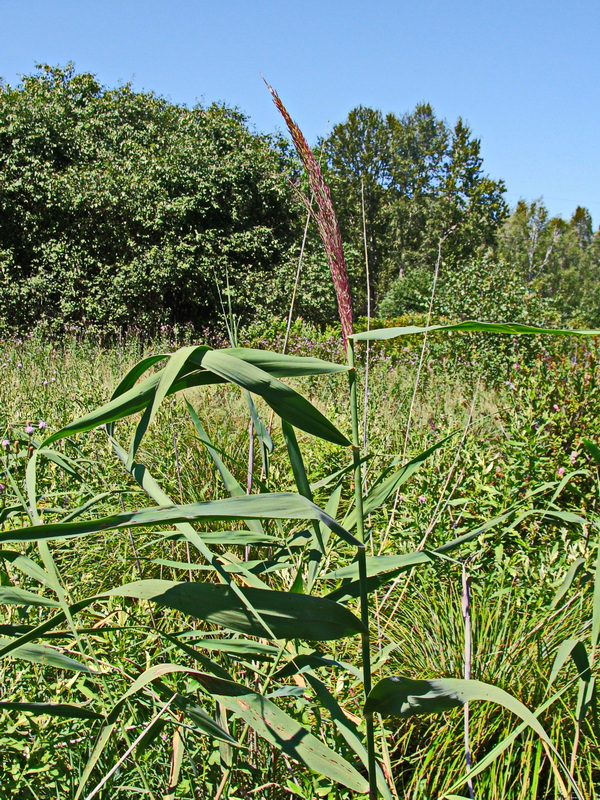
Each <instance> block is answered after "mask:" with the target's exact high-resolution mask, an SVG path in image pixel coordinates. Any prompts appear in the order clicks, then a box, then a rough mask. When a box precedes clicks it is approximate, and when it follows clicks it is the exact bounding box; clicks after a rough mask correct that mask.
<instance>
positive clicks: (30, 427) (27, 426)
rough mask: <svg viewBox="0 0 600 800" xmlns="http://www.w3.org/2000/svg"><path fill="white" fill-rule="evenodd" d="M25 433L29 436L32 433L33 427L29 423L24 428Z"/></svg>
mask: <svg viewBox="0 0 600 800" xmlns="http://www.w3.org/2000/svg"><path fill="white" fill-rule="evenodd" d="M25 433H29V434H31V433H33V425H31V424H30V423H29V422H28V423H27V425H26V426H25Z"/></svg>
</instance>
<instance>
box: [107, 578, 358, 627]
mask: <svg viewBox="0 0 600 800" xmlns="http://www.w3.org/2000/svg"><path fill="white" fill-rule="evenodd" d="M105 594H106V596H110V595H113V596H114V595H116V596H119V597H135V598H137V599H139V600H151V601H152V602H154V603H156V604H157V605H160V606H167V607H168V608H174V609H177V610H178V611H182V612H183V613H184V614H189V615H190V616H193V617H196V618H197V619H203V620H206V621H207V622H212V623H214V624H217V625H223V626H225V627H227V628H231V629H232V630H235V631H239V632H241V633H247V634H250V635H252V636H257V637H261V638H272V637H271V636H270V634H269V632H268V631H265V628H264V627H263V626H262V625H260V624H259V623H258V621H257V620H256V618H255V617H254V616H253V615H252V614H251V613H250V611H249V610H248V609H247V608H245V607H244V606H243V605H242V604H241V603H240V600H239V598H238V597H237V596H236V595H235V594H234V592H233V591H232V589H231V588H230V587H229V586H226V585H224V584H212V583H177V582H175V581H160V580H150V581H136V582H134V583H129V584H126V585H125V586H120V587H118V588H115V589H111V590H110V591H108V592H106V593H105ZM244 596H245V597H246V598H247V599H248V600H249V601H250V603H251V604H252V607H253V608H255V609H257V611H258V612H259V614H260V617H261V619H263V620H264V621H265V623H266V624H267V625H268V626H269V628H270V629H271V630H272V632H273V634H274V635H275V637H276V638H279V639H296V638H298V639H308V640H314V641H325V640H329V639H340V638H342V637H345V636H353V635H355V634H357V633H364V627H363V625H362V623H361V622H360V620H359V619H357V618H356V617H355V616H354V614H352V612H351V611H349V610H348V609H347V608H345V606H341V605H339V604H337V603H333V602H332V601H330V600H325V599H324V598H321V597H313V596H311V595H304V594H292V593H288V592H277V591H271V590H266V589H251V588H247V589H244Z"/></svg>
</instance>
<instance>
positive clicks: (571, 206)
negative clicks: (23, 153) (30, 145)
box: [0, 0, 600, 227]
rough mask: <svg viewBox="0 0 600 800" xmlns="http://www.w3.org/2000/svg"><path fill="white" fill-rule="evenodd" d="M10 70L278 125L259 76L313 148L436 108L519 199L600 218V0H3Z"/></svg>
mask: <svg viewBox="0 0 600 800" xmlns="http://www.w3.org/2000/svg"><path fill="white" fill-rule="evenodd" d="M0 12H1V14H0V20H1V22H0V76H2V78H3V79H4V80H5V81H6V82H8V83H10V84H16V83H17V82H18V79H19V78H18V76H19V75H20V74H27V73H31V72H33V70H34V64H35V62H43V63H49V64H53V65H55V64H61V65H64V64H66V62H67V61H74V62H75V65H76V68H77V70H78V71H86V72H93V73H95V74H96V75H97V77H98V79H99V80H100V82H101V83H102V84H104V85H105V86H116V85H118V84H119V83H124V82H128V81H130V82H131V83H132V84H133V87H134V89H136V90H148V91H154V92H156V93H157V94H161V95H164V96H165V97H168V98H169V99H170V100H172V101H173V102H176V103H184V104H188V105H193V104H194V103H195V102H197V101H201V102H205V103H208V102H211V101H213V100H219V101H224V102H225V103H227V104H229V105H235V106H238V107H239V108H240V109H242V110H243V111H244V112H245V113H246V114H247V115H248V116H249V117H250V120H251V122H252V123H253V125H254V126H255V127H256V128H257V129H258V130H260V131H272V130H275V129H276V128H280V127H281V123H280V120H279V118H278V116H277V112H276V110H275V108H274V107H273V106H272V104H271V101H270V98H269V95H268V93H267V91H266V89H265V87H264V85H263V83H262V80H261V78H260V73H261V72H262V73H264V75H265V76H266V77H267V79H268V80H269V81H270V83H272V85H273V86H274V87H275V88H276V89H277V90H278V92H279V93H280V95H281V97H282V99H283V100H284V102H285V103H286V105H287V106H288V109H289V110H290V112H291V114H292V116H293V117H294V118H295V119H296V121H297V122H298V123H299V124H300V126H301V127H302V128H303V130H304V132H305V135H306V137H307V139H308V140H309V141H310V142H311V143H314V142H315V141H316V138H317V137H318V136H319V135H323V134H325V133H326V132H327V130H328V128H330V127H331V126H332V125H333V124H335V123H337V122H341V121H343V120H344V118H345V117H346V115H347V113H348V112H349V111H350V110H351V109H352V108H353V107H354V106H356V105H359V104H362V105H366V106H372V107H374V108H379V109H381V110H382V111H384V112H387V111H393V112H395V113H397V114H402V113H403V112H405V111H409V110H411V109H412V108H413V107H414V106H415V104H416V103H418V102H422V101H425V102H429V103H431V105H432V106H433V108H434V110H435V112H436V114H437V115H438V116H439V117H443V118H445V119H447V120H448V121H449V122H450V123H453V122H454V121H455V120H456V118H457V117H459V116H462V117H463V119H465V120H466V121H467V122H468V123H469V125H470V126H471V129H472V131H473V133H474V134H475V135H476V136H477V137H478V138H479V139H481V143H482V154H483V157H484V167H485V170H486V172H487V173H488V174H489V175H490V176H491V177H493V178H503V179H504V180H505V182H506V185H507V189H508V194H507V199H508V201H509V202H510V203H511V204H514V203H516V201H517V200H518V199H519V198H524V199H527V200H533V199H535V198H537V197H540V196H543V197H544V199H545V202H546V204H547V206H548V207H549V209H550V211H551V213H552V214H561V215H562V216H564V217H569V216H570V215H571V214H572V212H573V211H574V210H575V207H576V206H577V205H584V206H586V207H587V208H589V210H590V211H591V213H592V216H593V219H594V226H595V227H598V225H599V224H600V163H599V162H600V158H599V144H600V135H599V134H600V96H599V95H600V66H599V65H600V55H599V54H600V3H599V2H598V0H570V2H566V1H565V2H559V1H558V0H411V1H410V2H409V1H408V0H395V2H393V1H392V0H372V2H370V3H366V2H349V0H345V2H344V1H343V0H319V1H318V2H317V0H297V1H296V2H291V1H290V0H278V1H277V2H275V0H253V2H243V0H214V1H213V2H208V0H195V2H193V0H170V2H158V0H143V1H142V0H119V2H117V0H102V2H100V0H70V2H69V1H68V0H54V2H48V0H44V1H43V2H41V1H40V0H19V2H15V0H10V2H8V0H3V1H2V2H0Z"/></svg>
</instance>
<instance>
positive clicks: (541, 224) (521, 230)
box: [499, 199, 600, 325]
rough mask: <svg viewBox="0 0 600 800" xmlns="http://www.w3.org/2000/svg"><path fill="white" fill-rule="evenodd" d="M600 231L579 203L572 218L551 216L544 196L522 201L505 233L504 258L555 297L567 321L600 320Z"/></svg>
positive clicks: (536, 286)
mask: <svg viewBox="0 0 600 800" xmlns="http://www.w3.org/2000/svg"><path fill="white" fill-rule="evenodd" d="M599 245H600V232H596V233H595V234H594V232H593V228H592V218H591V215H590V213H589V211H588V210H587V209H586V208H583V207H581V206H578V207H577V209H576V210H575V212H574V214H573V216H572V217H571V219H570V220H569V221H566V220H564V219H562V218H561V217H551V216H550V214H549V212H548V209H547V208H546V206H545V205H544V203H543V201H542V200H541V199H538V200H534V201H533V202H532V203H526V202H525V201H520V202H519V203H518V204H517V207H516V208H515V210H514V212H513V214H512V215H511V216H510V217H509V218H508V219H507V220H506V222H505V224H504V226H503V228H502V230H501V232H500V235H499V250H500V253H501V254H502V257H503V258H504V259H505V260H506V261H507V262H509V263H510V264H511V265H513V266H514V267H515V268H516V269H517V270H518V271H519V273H520V275H521V278H522V280H523V281H524V283H525V284H527V285H528V286H529V287H530V290H534V291H536V292H537V293H539V294H540V295H541V296H544V297H548V298H551V299H553V300H554V302H555V304H556V307H557V309H558V311H559V312H560V314H561V317H562V319H563V322H565V323H568V322H575V321H576V320H577V321H579V324H590V325H591V324H593V325H595V324H596V323H597V322H600V315H599V314H598V303H597V300H596V299H594V298H597V297H598V295H599V291H598V285H599V282H600V258H599V256H600V248H599Z"/></svg>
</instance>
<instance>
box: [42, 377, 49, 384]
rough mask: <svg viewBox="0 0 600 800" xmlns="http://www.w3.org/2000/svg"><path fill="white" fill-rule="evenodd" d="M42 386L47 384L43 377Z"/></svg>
mask: <svg viewBox="0 0 600 800" xmlns="http://www.w3.org/2000/svg"><path fill="white" fill-rule="evenodd" d="M42 386H48V381H47V380H46V379H45V378H44V380H43V381H42Z"/></svg>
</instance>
